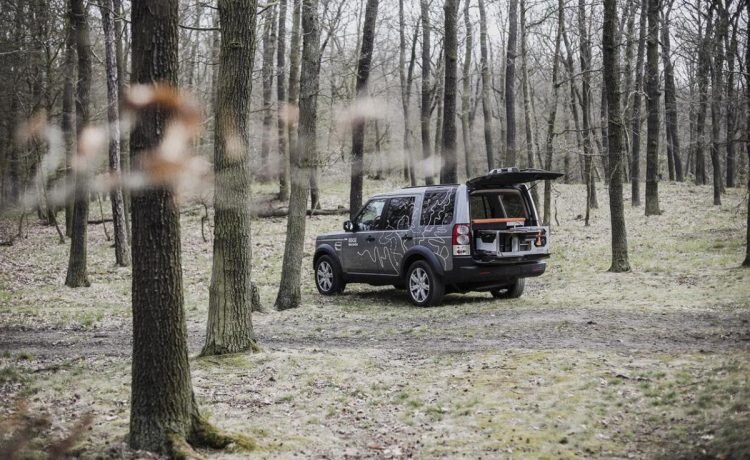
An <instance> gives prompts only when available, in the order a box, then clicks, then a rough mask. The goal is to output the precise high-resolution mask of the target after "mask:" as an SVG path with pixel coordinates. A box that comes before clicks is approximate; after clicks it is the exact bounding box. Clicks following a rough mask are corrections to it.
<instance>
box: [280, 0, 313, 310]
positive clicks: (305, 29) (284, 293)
mask: <svg viewBox="0 0 750 460" xmlns="http://www.w3.org/2000/svg"><path fill="white" fill-rule="evenodd" d="M302 35H303V37H304V40H303V45H302V71H301V78H300V94H299V137H298V139H297V146H296V149H295V150H296V152H297V153H296V155H293V156H292V159H293V161H292V163H291V173H292V174H291V179H292V187H291V195H290V197H289V217H288V218H287V226H286V244H285V246H284V261H283V262H282V267H281V282H280V283H279V293H278V295H277V296H276V303H275V305H276V308H277V309H279V310H286V309H290V308H297V307H299V304H300V300H301V291H300V284H301V282H302V281H301V278H302V252H303V249H304V243H305V224H306V222H305V219H306V214H307V212H306V211H307V192H308V187H309V183H310V164H309V161H310V160H309V159H310V158H311V157H313V156H314V154H315V152H316V150H317V148H318V144H317V138H316V132H317V117H318V113H317V107H318V91H319V86H320V85H319V78H320V59H319V56H320V22H319V18H318V0H303V2H302Z"/></svg>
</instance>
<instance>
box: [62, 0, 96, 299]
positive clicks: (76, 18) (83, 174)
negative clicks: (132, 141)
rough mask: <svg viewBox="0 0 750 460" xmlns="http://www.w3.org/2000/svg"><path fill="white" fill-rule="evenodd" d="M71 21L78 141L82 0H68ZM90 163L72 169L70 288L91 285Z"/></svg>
mask: <svg viewBox="0 0 750 460" xmlns="http://www.w3.org/2000/svg"><path fill="white" fill-rule="evenodd" d="M70 15H71V24H72V26H73V28H74V30H75V35H76V51H77V55H78V82H77V83H76V132H77V133H78V135H77V137H78V139H79V140H80V138H81V132H82V131H83V129H84V128H85V127H86V126H87V125H88V124H89V121H90V118H91V112H90V108H89V103H90V97H91V42H90V38H89V27H88V13H87V11H86V6H85V5H84V2H83V0H70ZM81 148H82V146H81V143H80V142H79V144H78V155H79V156H82V155H81V154H82V152H81ZM89 166H90V165H83V164H79V166H78V168H77V169H75V170H74V171H75V188H74V194H75V197H74V199H75V203H74V205H73V222H72V235H71V238H70V258H69V259H68V274H67V276H66V277H65V285H66V286H69V287H82V286H86V287H88V286H89V285H90V283H89V279H88V274H87V271H86V259H87V255H86V252H87V248H86V246H87V243H86V238H87V235H86V233H87V228H86V227H87V226H88V220H89V190H88V183H87V182H88V168H89Z"/></svg>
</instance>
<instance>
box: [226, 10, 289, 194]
mask: <svg viewBox="0 0 750 460" xmlns="http://www.w3.org/2000/svg"><path fill="white" fill-rule="evenodd" d="M266 15H267V16H266V19H265V23H264V25H263V67H262V69H261V74H262V75H261V78H262V80H263V94H262V97H263V132H261V135H260V136H261V137H260V174H258V178H259V179H260V180H263V181H266V180H269V179H270V178H271V177H273V173H272V172H271V168H270V165H269V156H270V152H271V140H272V138H273V137H274V135H275V134H276V130H277V127H276V126H273V122H274V119H275V118H276V116H275V115H276V114H274V112H273V110H272V107H273V101H272V99H273V80H274V77H275V74H276V72H275V70H274V58H275V52H276V7H275V5H274V6H273V7H271V9H270V10H269V11H266ZM222 39H223V37H222ZM222 41H223V40H222ZM219 85H221V82H219Z"/></svg>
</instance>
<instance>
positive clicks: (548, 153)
mask: <svg viewBox="0 0 750 460" xmlns="http://www.w3.org/2000/svg"><path fill="white" fill-rule="evenodd" d="M564 16H565V10H564V4H563V0H558V4H557V35H556V37H555V54H554V55H553V58H552V59H553V64H552V101H551V102H550V112H549V117H548V118H547V141H546V143H545V145H546V150H545V156H544V167H545V169H547V170H550V169H552V153H553V148H554V145H553V142H554V139H555V120H556V118H557V101H558V99H559V93H560V85H559V84H558V83H559V82H558V79H559V74H560V45H561V42H562V32H563V27H564V21H565V17H564ZM551 218H552V181H548V180H546V181H544V219H543V222H544V225H549V224H550V222H551Z"/></svg>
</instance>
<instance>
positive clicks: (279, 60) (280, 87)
mask: <svg viewBox="0 0 750 460" xmlns="http://www.w3.org/2000/svg"><path fill="white" fill-rule="evenodd" d="M286 10H287V0H279V29H278V31H279V32H278V41H277V44H276V71H275V72H274V74H275V76H276V122H277V131H276V135H277V141H278V146H279V155H278V165H277V168H276V170H275V171H274V175H278V177H279V195H281V185H282V184H287V175H288V174H289V146H288V141H289V137H288V135H287V133H288V127H287V118H288V113H289V107H288V105H287V100H286V16H287V15H286ZM298 27H299V26H298ZM297 33H298V34H299V30H298V31H297ZM282 174H283V175H284V176H283V178H282ZM285 186H286V185H285ZM287 194H288V193H287Z"/></svg>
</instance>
